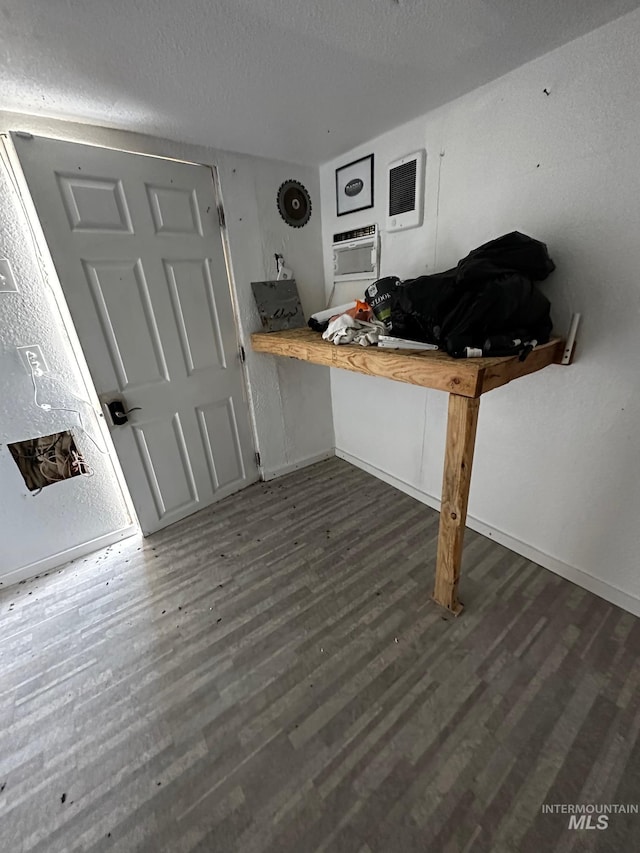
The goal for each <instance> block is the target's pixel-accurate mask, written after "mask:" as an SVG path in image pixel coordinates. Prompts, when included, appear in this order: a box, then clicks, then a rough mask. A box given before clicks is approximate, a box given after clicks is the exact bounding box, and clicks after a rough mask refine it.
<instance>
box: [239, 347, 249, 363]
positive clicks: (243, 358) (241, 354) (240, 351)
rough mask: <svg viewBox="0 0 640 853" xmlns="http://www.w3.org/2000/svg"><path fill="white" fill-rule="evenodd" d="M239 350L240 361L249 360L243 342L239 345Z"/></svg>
mask: <svg viewBox="0 0 640 853" xmlns="http://www.w3.org/2000/svg"><path fill="white" fill-rule="evenodd" d="M238 351H239V353H240V361H241V362H242V363H243V364H244V363H245V361H246V360H247V354H246V352H245V351H244V347H243V346H242V344H240V346H239V347H238Z"/></svg>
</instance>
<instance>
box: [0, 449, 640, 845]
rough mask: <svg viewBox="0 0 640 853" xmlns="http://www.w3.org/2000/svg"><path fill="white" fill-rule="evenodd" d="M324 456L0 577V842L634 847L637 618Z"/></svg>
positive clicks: (638, 828)
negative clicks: (449, 533) (450, 597)
mask: <svg viewBox="0 0 640 853" xmlns="http://www.w3.org/2000/svg"><path fill="white" fill-rule="evenodd" d="M437 520H438V516H437V514H436V513H435V512H432V511H430V510H428V509H426V508H425V507H424V506H422V505H420V504H418V503H416V502H415V501H414V500H412V499H411V498H409V497H407V496H405V495H403V494H400V493H399V492H397V491H395V490H394V489H393V488H391V487H390V486H387V485H385V484H384V483H381V482H379V481H377V480H375V479H373V478H372V477H370V476H368V475H367V474H364V473H362V472H361V471H359V470H357V469H355V468H352V467H350V466H349V465H347V464H346V463H344V462H341V461H339V460H332V461H329V462H326V463H322V464H320V465H316V466H313V467H311V468H307V469H305V470H303V471H300V472H298V473H295V474H292V475H290V476H288V477H286V478H283V479H282V480H278V481H275V482H272V483H269V484H257V485H255V486H252V487H250V488H249V489H247V490H245V491H244V492H242V493H240V494H238V495H235V496H233V497H231V498H228V499H227V500H225V501H224V502H222V503H221V504H219V505H218V506H217V507H215V508H212V509H210V510H205V511H203V512H202V513H199V514H198V515H196V516H193V517H192V518H190V519H187V520H186V521H184V522H180V523H179V524H176V525H174V526H173V527H171V528H169V529H167V530H165V531H163V532H161V533H159V534H156V535H155V536H153V537H151V538H150V539H148V540H146V541H145V542H144V543H142V542H141V541H139V540H137V539H131V540H128V541H127V542H125V543H123V544H121V545H118V546H114V547H112V548H110V549H108V550H106V551H104V552H101V553H99V554H97V555H95V556H94V557H91V558H88V559H85V560H79V561H78V562H77V563H74V564H71V565H69V566H68V567H66V568H65V569H64V570H62V571H60V572H53V573H50V574H49V576H47V577H41V578H38V579H36V580H33V581H30V582H27V583H22V584H20V585H18V586H15V587H13V588H11V589H7V590H4V591H2V592H0V656H1V670H0V676H1V681H0V688H1V695H0V731H1V734H0V851H2V853H27V851H29V853H31V851H33V852H34V853H35V851H37V852H38V853H71V851H92V853H98V851H117V853H120V851H122V853H124V851H145V853H146V852H147V851H148V853H164V851H166V853H183V851H184V853H186V851H207V853H235V851H238V853H258V851H269V853H313V851H318V853H321V851H326V853H412V851H421V853H422V851H436V853H440V851H451V853H463V851H487V852H488V851H491V853H494V851H505V853H507V851H508V853H514V851H523V852H524V853H527V851H532V853H542V851H545V853H546V851H588V850H598V851H616V853H621V851H624V852H625V853H626V851H637V850H640V815H611V816H610V818H609V828H608V829H607V830H606V831H598V830H595V831H589V830H581V831H580V830H569V829H568V828H567V824H568V815H566V814H565V815H563V814H545V815H543V814H541V806H542V804H543V803H549V804H555V803H558V804H561V803H567V804H573V803H598V804H599V803H635V802H636V801H638V800H640V739H639V737H638V733H639V730H640V690H639V684H640V662H639V656H638V653H639V651H640V620H637V619H635V618H634V617H633V616H631V615H629V614H627V613H625V612H624V611H622V610H619V609H618V608H616V607H614V606H612V605H610V604H607V603H606V602H604V601H602V600H600V599H598V598H596V597H595V596H594V595H591V594H590V593H588V592H585V591H584V590H582V589H580V588H578V587H576V586H573V585H572V584H570V583H568V582H566V581H564V580H562V579H560V578H559V577H557V576H555V575H553V574H551V573H550V572H548V571H546V570H544V569H541V568H540V567H538V566H536V565H534V564H533V563H530V562H527V560H525V559H523V558H521V557H519V556H517V555H515V554H513V553H512V552H510V551H507V550H506V549H505V548H502V547H500V546H498V545H496V544H495V543H493V542H491V541H489V540H487V539H484V538H482V537H480V536H478V535H475V534H473V533H471V532H468V538H467V543H466V552H465V564H466V565H465V569H464V579H463V583H462V586H461V593H462V596H461V597H462V600H463V601H464V603H465V606H466V609H465V611H464V613H463V615H462V616H461V617H460V618H459V619H457V620H456V619H452V618H449V617H448V616H446V615H445V614H444V613H443V612H442V611H441V610H440V609H439V608H438V607H437V606H435V605H434V604H432V603H431V602H430V601H429V592H430V588H431V584H432V574H433V564H434V557H435V541H436V533H437Z"/></svg>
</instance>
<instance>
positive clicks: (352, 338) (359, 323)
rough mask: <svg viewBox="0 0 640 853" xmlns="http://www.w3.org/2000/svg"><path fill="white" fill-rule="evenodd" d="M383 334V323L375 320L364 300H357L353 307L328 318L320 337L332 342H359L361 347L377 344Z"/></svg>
mask: <svg viewBox="0 0 640 853" xmlns="http://www.w3.org/2000/svg"><path fill="white" fill-rule="evenodd" d="M384 334H385V325H384V323H382V322H381V321H380V320H376V318H375V317H374V314H373V311H372V309H371V307H370V306H369V305H367V303H366V302H360V301H359V300H357V301H356V304H355V306H354V307H353V308H350V309H349V310H348V311H345V312H344V313H343V314H338V315H337V316H335V317H332V318H331V319H330V320H329V325H328V326H327V328H326V329H325V330H324V332H323V333H322V337H323V338H324V339H325V341H331V342H332V343H334V344H360V346H362V347H368V346H371V345H372V344H377V343H378V338H379V336H380V335H384Z"/></svg>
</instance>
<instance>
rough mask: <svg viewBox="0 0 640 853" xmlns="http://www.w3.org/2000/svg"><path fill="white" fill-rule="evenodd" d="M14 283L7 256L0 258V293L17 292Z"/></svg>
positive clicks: (16, 286)
mask: <svg viewBox="0 0 640 853" xmlns="http://www.w3.org/2000/svg"><path fill="white" fill-rule="evenodd" d="M17 292H18V285H17V284H16V280H15V276H14V275H13V270H12V269H11V264H10V263H9V261H8V260H7V258H0V293H17Z"/></svg>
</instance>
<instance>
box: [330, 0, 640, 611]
mask: <svg viewBox="0 0 640 853" xmlns="http://www.w3.org/2000/svg"><path fill="white" fill-rule="evenodd" d="M638 79H640V11H636V12H633V13H631V14H629V15H627V16H625V17H624V18H621V19H619V20H618V21H615V22H614V23H612V24H609V25H607V26H605V27H603V28H601V29H599V30H596V31H595V32H593V33H591V34H589V35H587V36H585V37H583V38H581V39H579V40H577V41H574V42H572V43H570V44H568V45H566V46H565V47H563V48H560V49H558V50H556V51H554V52H553V53H550V54H548V55H546V56H544V57H542V58H541V59H539V60H536V61H534V62H532V63H529V64H527V65H525V66H523V67H521V68H519V69H518V70H516V71H514V72H512V73H510V74H508V75H507V76H505V77H503V78H501V79H500V80H497V81H495V82H494V83H491V84H489V85H487V86H484V87H482V88H480V89H478V90H476V91H475V92H473V93H471V94H469V95H467V96H465V97H463V98H461V99H459V100H457V101H454V102H453V103H451V104H449V105H447V106H445V107H442V108H440V109H438V110H436V111H433V112H431V113H429V114H427V115H425V116H424V117H422V118H420V119H418V120H416V121H413V122H411V123H409V124H406V125H403V126H402V127H398V128H396V129H395V130H394V131H392V132H390V133H387V134H385V135H384V136H381V137H378V138H377V139H374V140H372V141H369V142H367V143H365V144H363V145H362V146H360V147H358V148H357V149H354V150H352V151H350V152H348V153H347V154H345V155H344V156H343V157H341V158H339V159H337V160H334V161H332V162H330V163H328V164H326V165H325V166H323V167H322V168H321V188H322V207H323V235H324V247H325V286H326V288H327V290H328V289H329V288H330V284H331V281H330V269H331V267H330V260H331V259H330V241H331V235H332V233H334V231H336V230H344V229H346V228H352V227H357V226H359V225H362V224H367V223H369V222H373V221H377V222H378V223H380V224H382V225H383V224H384V215H385V205H384V202H385V198H384V196H385V165H386V163H388V162H389V161H390V160H393V159H395V158H397V157H400V156H402V155H404V154H407V153H409V152H411V151H413V150H415V149H417V148H420V147H424V148H426V150H427V155H428V157H427V174H426V208H425V222H424V226H423V227H422V228H420V229H414V230H412V231H408V232H406V233H400V234H398V233H396V234H383V244H382V267H381V275H387V274H391V273H395V274H398V275H399V276H400V277H401V278H408V277H411V276H415V275H417V274H420V273H427V272H434V271H437V270H442V269H446V268H448V267H450V266H453V265H454V264H455V263H456V262H457V261H458V259H459V258H461V257H463V256H464V255H465V254H467V252H468V251H469V250H471V249H472V248H474V247H475V246H478V245H480V244H481V243H483V242H485V241H486V240H489V239H491V238H493V237H497V236H499V235H500V234H502V233H505V232H508V231H512V230H514V229H517V230H520V231H522V232H525V233H527V234H530V235H532V236H534V237H537V238H539V239H541V240H543V241H545V242H546V243H547V244H548V246H549V249H550V253H551V255H552V257H553V258H554V260H555V261H556V264H557V270H556V272H555V273H554V274H553V275H552V277H551V278H550V279H549V280H548V282H547V283H546V284H545V286H544V289H545V291H546V292H547V294H548V295H549V297H550V298H551V300H552V304H553V315H554V319H555V322H556V329H557V331H558V332H559V333H563V332H564V331H565V330H566V328H567V324H568V318H569V315H570V313H571V312H572V311H580V312H582V314H583V325H582V329H581V334H580V340H579V349H578V355H577V360H576V362H575V364H574V365H573V366H571V367H569V368H563V367H559V366H552V367H550V368H548V369H546V370H545V371H544V372H543V373H539V374H535V375H533V376H530V377H527V378H525V379H522V380H519V381H518V382H516V383H514V384H513V385H510V386H507V387H505V388H502V389H499V390H496V391H492V392H491V393H490V394H488V395H487V396H486V397H483V400H482V405H481V407H480V408H481V413H480V421H479V429H478V439H477V447H476V458H475V463H474V477H473V484H472V489H471V499H470V510H469V512H470V520H469V523H470V525H471V526H475V527H477V528H478V529H480V530H484V531H485V532H489V531H491V532H493V534H494V535H495V536H496V538H501V539H502V541H504V542H506V543H507V544H509V545H510V547H512V548H514V549H515V550H516V551H520V552H521V553H523V554H525V555H527V556H529V557H533V558H534V559H536V560H538V561H539V562H541V563H542V564H543V565H546V566H547V567H549V568H551V569H554V570H556V571H558V572H560V573H561V574H564V575H565V576H567V577H570V578H571V579H573V580H576V582H578V583H581V584H583V585H584V586H586V587H588V588H590V589H593V590H594V591H596V592H598V593H599V594H601V595H603V596H604V597H607V598H609V599H610V600H613V601H616V602H618V603H620V604H622V606H625V607H628V608H629V609H631V610H634V611H635V612H637V613H640V571H639V562H640V561H639V557H638V555H639V554H640V525H639V524H638V518H640V452H638V435H639V434H640V369H639V368H638V358H637V355H636V352H637V342H638V323H639V320H640V239H639V235H640V202H639V199H640V169H639V168H638V140H639V139H640V99H639V98H638V82H637V81H638ZM545 88H546V89H547V90H548V91H549V95H546V94H545V93H544V91H543V90H544V89H545ZM371 152H373V153H374V154H375V158H376V187H377V190H376V206H375V208H374V209H373V211H371V210H369V211H364V212H362V213H359V214H352V215H350V216H347V217H341V218H340V219H337V218H336V216H335V195H334V192H335V191H334V169H335V168H336V167H337V166H340V165H342V164H344V163H348V162H349V161H350V160H352V159H355V158H357V157H360V156H364V155H366V154H369V153H371ZM441 155H442V156H441ZM331 383H332V397H333V407H334V422H335V433H336V449H337V451H338V452H339V453H342V454H343V455H345V454H346V455H347V456H348V458H352V460H353V461H356V462H358V463H359V464H363V465H365V466H375V467H376V468H377V469H379V472H381V475H382V476H385V477H386V478H387V479H390V480H391V481H393V482H397V483H398V484H399V485H401V487H403V488H405V489H407V490H408V491H411V492H412V493H414V494H416V495H417V496H419V497H421V498H422V499H424V500H425V501H427V502H429V503H431V504H433V505H437V499H438V497H439V495H440V486H441V477H442V459H443V448H444V435H445V422H446V402H447V401H446V395H444V394H439V393H437V392H428V391H422V390H421V389H418V388H412V387H411V386H406V385H402V384H400V383H393V382H390V381H386V380H377V379H369V378H365V377H361V376H357V375H354V374H350V373H347V372H341V371H332V379H331ZM461 589H462V596H463V599H464V581H463V582H462V588H461Z"/></svg>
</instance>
